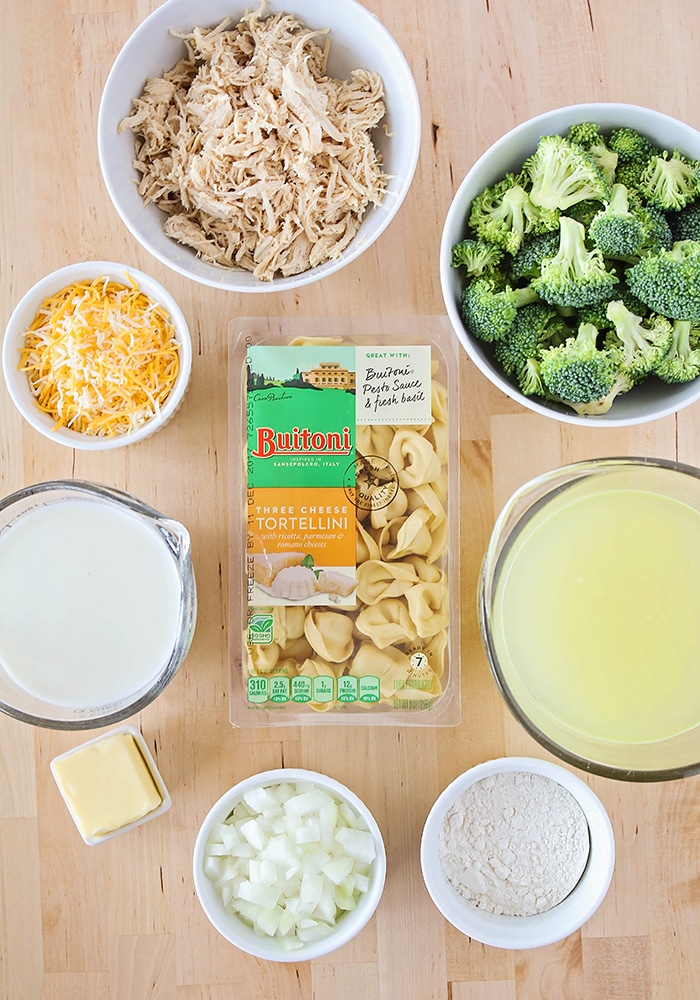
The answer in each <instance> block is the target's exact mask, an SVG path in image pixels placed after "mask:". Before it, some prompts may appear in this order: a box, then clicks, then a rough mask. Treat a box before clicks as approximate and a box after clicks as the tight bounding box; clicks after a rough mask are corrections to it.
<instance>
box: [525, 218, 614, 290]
mask: <svg viewBox="0 0 700 1000" xmlns="http://www.w3.org/2000/svg"><path fill="white" fill-rule="evenodd" d="M584 240H585V229H584V228H583V226H582V225H581V223H580V222H576V221H575V220H574V219H570V218H569V217H568V216H566V215H562V217H561V219H560V224H559V250H558V251H557V253H556V254H555V256H554V257H546V258H545V259H544V260H543V261H542V272H541V274H540V276H539V278H533V279H532V282H531V285H532V287H533V288H534V290H535V291H536V292H537V294H538V295H539V296H540V298H542V299H544V300H545V302H550V303H552V305H557V306H573V307H574V308H576V309H580V308H581V307H582V306H587V305H591V304H592V303H594V302H601V301H603V300H604V299H609V298H610V296H611V294H612V293H611V288H612V287H613V286H614V285H615V284H616V283H617V280H618V279H617V277H616V276H615V275H614V274H612V273H611V272H610V271H608V270H607V268H606V266H605V261H604V260H603V255H602V254H601V252H600V250H598V248H597V247H594V248H593V249H592V250H588V248H587V247H586V244H585V242H584Z"/></svg>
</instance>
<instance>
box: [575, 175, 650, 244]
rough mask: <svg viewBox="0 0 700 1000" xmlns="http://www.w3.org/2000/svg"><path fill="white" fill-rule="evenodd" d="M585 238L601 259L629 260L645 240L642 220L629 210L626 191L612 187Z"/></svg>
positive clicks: (620, 186)
mask: <svg viewBox="0 0 700 1000" xmlns="http://www.w3.org/2000/svg"><path fill="white" fill-rule="evenodd" d="M588 235H589V237H590V238H591V239H592V240H593V242H594V243H595V245H596V246H597V247H598V249H599V250H600V252H601V253H602V254H603V256H604V257H630V256H632V255H634V254H636V253H637V252H638V251H639V249H640V247H641V246H642V244H643V243H644V240H645V238H646V228H645V225H644V219H643V218H640V216H639V215H638V214H637V213H636V212H634V211H631V210H630V204H629V197H628V194H627V188H626V187H625V186H624V184H613V186H612V190H611V193H610V201H609V202H607V204H606V205H605V208H603V209H602V210H601V211H600V212H598V214H597V215H596V216H594V217H593V219H592V221H591V224H590V226H589V228H588Z"/></svg>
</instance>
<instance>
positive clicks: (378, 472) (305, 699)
mask: <svg viewBox="0 0 700 1000" xmlns="http://www.w3.org/2000/svg"><path fill="white" fill-rule="evenodd" d="M229 332H230V335H231V338H230V340H231V352H230V373H229V385H230V395H229V418H230V442H231V505H230V506H231V517H232V525H231V545H230V573H231V586H230V595H231V608H230V612H231V613H230V627H229V646H230V659H231V700H230V705H231V708H230V718H231V722H232V724H233V725H234V726H262V725H299V724H303V723H314V724H318V723H324V722H325V723H354V724H358V725H374V724H388V725H422V726H438V725H442V726H449V725H456V724H457V723H458V722H459V721H460V700H459V447H458V444H459V405H458V367H459V362H458V357H457V352H456V346H455V345H456V341H455V338H454V336H453V334H452V332H451V328H450V326H449V323H448V321H447V320H446V319H443V318H441V317H431V316H424V317H414V318H405V319H404V318H394V319H387V318H384V317H380V318H376V319H371V320H365V319H342V320H335V319H334V320H325V319H302V318H294V319H286V318H279V319H277V318H275V319H268V318H243V319H239V320H235V321H232V322H231V323H230V325H229Z"/></svg>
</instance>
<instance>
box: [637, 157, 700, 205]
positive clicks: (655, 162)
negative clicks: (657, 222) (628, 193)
mask: <svg viewBox="0 0 700 1000" xmlns="http://www.w3.org/2000/svg"><path fill="white" fill-rule="evenodd" d="M699 171H700V163H699V162H698V161H697V160H691V159H689V158H688V157H687V156H684V155H683V153H681V152H680V151H679V150H677V149H674V151H673V155H672V156H669V155H668V151H667V150H664V152H663V153H660V154H659V155H658V156H652V157H651V159H650V160H649V162H648V164H647V166H646V167H645V169H644V172H643V173H642V176H641V179H640V181H639V191H640V192H641V194H642V196H643V197H644V198H645V199H646V201H647V202H648V203H649V204H650V205H656V207H657V208H661V209H663V210H664V211H678V210H679V209H681V208H684V207H685V206H686V205H688V204H689V203H690V202H691V201H694V200H695V199H696V198H697V197H698V194H700V186H699V182H698V176H699Z"/></svg>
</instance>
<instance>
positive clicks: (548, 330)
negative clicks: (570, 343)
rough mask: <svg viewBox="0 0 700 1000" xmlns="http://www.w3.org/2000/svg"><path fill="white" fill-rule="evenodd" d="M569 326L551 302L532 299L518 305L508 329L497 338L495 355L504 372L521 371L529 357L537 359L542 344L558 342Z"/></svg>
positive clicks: (569, 332)
mask: <svg viewBox="0 0 700 1000" xmlns="http://www.w3.org/2000/svg"><path fill="white" fill-rule="evenodd" d="M570 335H571V330H570V328H569V327H568V326H567V324H566V322H565V321H564V320H563V319H562V318H561V316H560V315H559V313H558V312H557V311H556V309H555V308H554V306H550V305H547V304H546V303H544V302H533V303H531V304H530V305H526V306H523V307H522V308H521V309H518V312H517V315H516V317H515V320H514V322H513V325H512V326H511V328H510V330H509V331H508V333H507V334H506V335H505V337H501V339H500V340H497V341H496V344H495V347H494V357H495V358H496V360H497V361H498V362H499V364H500V365H501V367H502V368H503V371H504V372H505V373H506V375H513V374H515V375H516V377H517V378H518V379H519V378H520V373H521V372H522V370H523V368H524V367H525V365H526V364H527V362H528V361H529V360H530V359H534V360H537V358H538V356H539V352H540V350H541V349H542V348H543V347H549V346H551V345H552V344H556V343H561V342H562V341H564V340H565V339H566V338H567V337H568V336H570Z"/></svg>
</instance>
